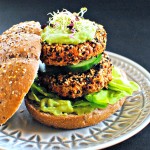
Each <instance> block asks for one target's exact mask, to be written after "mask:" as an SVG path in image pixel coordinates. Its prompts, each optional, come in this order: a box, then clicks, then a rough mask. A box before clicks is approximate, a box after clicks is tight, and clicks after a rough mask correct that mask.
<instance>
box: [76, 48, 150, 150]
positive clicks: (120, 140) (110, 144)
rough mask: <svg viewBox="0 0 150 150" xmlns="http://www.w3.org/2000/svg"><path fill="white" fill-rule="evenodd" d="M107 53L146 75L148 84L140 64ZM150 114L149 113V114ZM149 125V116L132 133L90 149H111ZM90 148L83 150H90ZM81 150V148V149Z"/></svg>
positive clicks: (118, 55)
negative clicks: (130, 64)
mask: <svg viewBox="0 0 150 150" xmlns="http://www.w3.org/2000/svg"><path fill="white" fill-rule="evenodd" d="M106 52H107V53H108V55H109V56H110V57H111V56H113V57H119V58H122V59H123V60H125V61H127V62H129V63H132V64H133V65H134V66H136V68H138V70H140V71H142V72H143V74H144V75H146V77H147V76H148V77H149V78H147V79H148V80H149V82H150V73H149V72H148V70H146V69H145V68H144V67H142V66H141V65H140V64H138V63H137V62H135V61H133V60H131V59H129V58H127V57H125V56H122V55H120V54H116V53H114V52H110V51H106ZM149 113H150V112H149ZM149 123H150V114H149V116H148V117H147V118H145V120H144V121H143V122H141V124H140V126H138V127H137V126H136V127H135V128H134V129H133V130H132V131H130V132H127V133H125V134H124V135H121V136H119V137H117V138H115V139H113V140H111V141H108V142H107V143H103V144H100V145H96V146H92V147H90V148H94V149H99V150H100V149H103V148H108V147H111V146H114V145H116V144H119V143H121V142H123V141H125V140H127V139H129V138H131V137H133V136H134V135H136V134H137V133H139V132H140V131H141V130H142V129H144V128H145V127H146V126H147V125H148V124H149ZM90 148H84V149H85V150H90ZM79 149H80V148H79ZM81 149H83V148H81Z"/></svg>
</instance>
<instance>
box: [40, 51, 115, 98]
mask: <svg viewBox="0 0 150 150" xmlns="http://www.w3.org/2000/svg"><path fill="white" fill-rule="evenodd" d="M111 79H112V64H111V61H110V59H109V57H108V56H107V54H105V53H104V54H103V55H102V60H101V61H100V63H99V64H97V65H96V66H94V67H93V68H91V69H90V70H88V71H86V72H83V73H72V72H69V73H68V74H59V75H48V74H43V73H40V72H39V80H40V83H41V85H43V86H45V87H46V88H48V89H49V91H51V92H54V93H57V94H58V95H60V96H62V97H68V98H77V97H82V96H83V95H86V94H89V93H93V92H98V91H99V90H101V89H102V88H104V87H106V88H107V85H108V83H109V81H110V80H111Z"/></svg>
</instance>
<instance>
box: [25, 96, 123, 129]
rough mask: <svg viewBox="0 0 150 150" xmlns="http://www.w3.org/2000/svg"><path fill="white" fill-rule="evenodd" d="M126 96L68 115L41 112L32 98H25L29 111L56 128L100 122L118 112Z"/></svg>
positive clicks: (75, 126) (77, 126) (43, 122)
mask: <svg viewBox="0 0 150 150" xmlns="http://www.w3.org/2000/svg"><path fill="white" fill-rule="evenodd" d="M125 99H126V98H123V99H121V100H119V101H118V102H117V103H115V104H114V105H109V106H108V107H107V108H105V109H96V110H95V111H93V112H91V113H89V114H85V115H73V114H71V115H67V116H54V115H51V114H49V113H44V112H40V111H39V109H38V108H36V106H35V105H33V104H32V103H30V101H31V100H28V99H25V104H26V107H27V109H28V111H29V113H30V114H31V115H32V116H33V118H35V119H36V120H37V121H39V122H40V123H42V124H45V125H47V126H53V127H55V128H63V129H76V128H83V127H87V126H91V125H95V124H98V123H99V122H101V121H103V120H105V119H106V118H108V117H109V116H110V115H112V114H113V113H114V112H116V111H117V110H118V109H119V108H120V107H121V106H122V105H123V103H124V102H125Z"/></svg>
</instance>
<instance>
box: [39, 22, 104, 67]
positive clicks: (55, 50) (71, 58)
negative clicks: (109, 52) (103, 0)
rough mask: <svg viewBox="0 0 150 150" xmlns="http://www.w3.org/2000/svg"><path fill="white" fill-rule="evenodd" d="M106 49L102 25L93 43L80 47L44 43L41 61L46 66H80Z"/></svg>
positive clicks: (82, 44) (88, 42)
mask: <svg viewBox="0 0 150 150" xmlns="http://www.w3.org/2000/svg"><path fill="white" fill-rule="evenodd" d="M105 48H106V31H105V30H104V28H103V27H102V26H100V25H98V29H97V31H96V34H95V38H94V39H93V41H87V42H85V43H80V44H78V45H72V44H70V45H67V44H52V45H49V44H47V43H42V54H41V60H42V61H43V62H44V63H45V64H46V65H54V66H66V65H70V64H78V63H79V62H81V61H83V60H88V59H89V58H91V57H93V56H97V55H98V54H100V53H102V52H103V51H104V50H105Z"/></svg>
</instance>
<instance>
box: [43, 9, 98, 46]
mask: <svg viewBox="0 0 150 150" xmlns="http://www.w3.org/2000/svg"><path fill="white" fill-rule="evenodd" d="M49 23H50V25H49V26H47V27H45V28H44V29H43V31H42V33H41V37H42V41H43V42H47V43H49V44H53V43H57V44H74V45H76V44H79V43H84V42H86V41H92V40H93V39H94V36H95V33H96V29H97V27H96V25H95V23H94V22H92V21H90V20H87V19H84V18H82V17H80V16H79V14H77V13H73V14H72V13H70V12H69V11H67V10H66V11H62V12H58V13H54V14H52V18H50V19H49Z"/></svg>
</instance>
